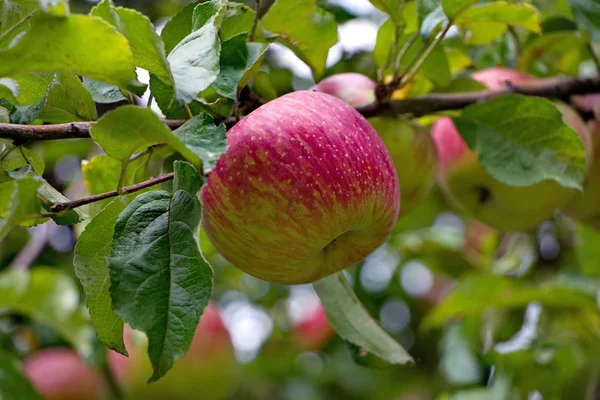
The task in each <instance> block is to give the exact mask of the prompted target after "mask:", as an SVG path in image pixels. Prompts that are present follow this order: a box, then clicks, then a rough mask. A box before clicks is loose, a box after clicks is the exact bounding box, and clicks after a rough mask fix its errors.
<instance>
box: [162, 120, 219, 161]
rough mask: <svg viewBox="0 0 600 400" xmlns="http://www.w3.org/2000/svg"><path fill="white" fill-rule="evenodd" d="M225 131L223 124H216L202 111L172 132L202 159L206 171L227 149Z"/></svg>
mask: <svg viewBox="0 0 600 400" xmlns="http://www.w3.org/2000/svg"><path fill="white" fill-rule="evenodd" d="M226 131H227V130H226V128H225V125H224V124H220V125H219V126H216V125H215V124H214V122H213V119H212V117H211V116H210V115H208V114H204V113H202V114H199V115H196V116H194V118H192V119H191V120H189V121H186V123H185V124H183V125H182V126H181V127H179V128H177V129H176V130H175V131H173V134H174V135H175V136H176V137H177V138H178V139H179V140H180V141H181V142H182V143H184V144H185V145H186V147H187V148H189V149H190V150H191V151H192V152H194V154H196V155H197V156H198V157H200V158H201V159H202V165H203V167H204V170H205V171H208V170H211V169H213V168H214V166H215V164H216V163H217V160H218V159H219V156H220V155H221V154H223V153H224V152H225V150H226V149H227V145H226V139H227V134H226Z"/></svg>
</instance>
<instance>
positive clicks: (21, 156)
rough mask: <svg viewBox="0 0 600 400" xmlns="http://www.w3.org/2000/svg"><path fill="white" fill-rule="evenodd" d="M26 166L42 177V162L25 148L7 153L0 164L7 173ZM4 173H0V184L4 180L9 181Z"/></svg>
mask: <svg viewBox="0 0 600 400" xmlns="http://www.w3.org/2000/svg"><path fill="white" fill-rule="evenodd" d="M27 164H30V165H31V167H32V168H33V171H35V172H36V173H37V174H38V175H42V174H43V173H44V168H45V165H44V160H42V158H41V157H40V156H38V155H37V154H35V153H33V152H31V151H30V150H29V149H27V148H25V147H21V148H20V151H19V149H15V150H13V151H11V152H10V153H8V154H7V155H6V156H5V157H4V159H3V160H2V163H1V165H2V169H4V170H5V171H6V172H9V173H10V172H13V171H16V170H18V169H21V168H23V167H25V166H26V165H27ZM5 171H2V172H0V182H3V181H4V180H5V179H4V178H6V179H10V178H9V177H8V175H4V172H5Z"/></svg>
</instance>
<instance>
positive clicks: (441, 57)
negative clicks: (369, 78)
mask: <svg viewBox="0 0 600 400" xmlns="http://www.w3.org/2000/svg"><path fill="white" fill-rule="evenodd" d="M412 37H413V34H403V35H401V36H400V39H399V40H398V48H399V49H401V48H402V47H403V46H404V45H405V44H406V43H408V41H409V40H411V38H412ZM393 46H394V27H393V24H392V21H391V20H389V19H388V20H387V21H386V22H384V23H383V25H381V27H380V28H379V32H378V33H377V42H376V43H375V49H374V50H373V58H374V60H375V65H376V66H377V67H382V66H384V65H386V64H387V61H388V59H389V58H390V52H391V50H392V48H393ZM422 47H423V38H421V37H418V38H417V39H416V40H414V42H413V43H412V44H411V45H410V47H409V48H408V50H407V51H406V53H405V56H404V57H403V58H402V62H401V63H400V69H403V68H405V67H406V66H408V65H409V63H410V61H411V60H413V58H414V57H415V56H417V54H418V53H419V50H420V49H421V48H422ZM419 72H420V73H422V74H423V75H424V76H425V77H426V78H428V79H430V80H432V81H433V82H435V83H436V84H438V85H440V86H445V85H447V84H448V83H449V82H450V78H451V76H450V65H449V64H448V58H447V57H446V52H445V51H444V47H443V46H442V44H441V43H440V44H438V45H437V46H436V47H435V48H434V49H433V51H432V52H431V54H430V55H429V57H428V58H427V60H425V62H424V63H423V66H422V67H421V69H420V70H419Z"/></svg>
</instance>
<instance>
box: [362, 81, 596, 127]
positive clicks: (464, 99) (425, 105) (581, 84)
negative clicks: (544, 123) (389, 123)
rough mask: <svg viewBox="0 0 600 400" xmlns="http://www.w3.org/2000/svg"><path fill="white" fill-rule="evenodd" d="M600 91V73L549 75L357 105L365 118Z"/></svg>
mask: <svg viewBox="0 0 600 400" xmlns="http://www.w3.org/2000/svg"><path fill="white" fill-rule="evenodd" d="M597 92H600V75H599V76H595V77H593V78H549V79H540V80H536V81H533V82H531V83H527V84H523V85H519V86H513V85H507V87H506V89H504V90H480V91H477V92H466V93H432V94H428V95H425V96H419V97H413V98H408V99H403V100H392V101H390V102H388V103H380V104H377V103H371V104H367V105H365V106H360V107H357V110H358V111H359V112H360V113H361V114H363V115H364V116H365V117H374V116H377V115H381V114H394V115H397V114H410V115H412V116H415V117H420V116H423V115H427V114H432V113H435V112H439V111H444V110H460V109H463V108H465V107H467V106H469V105H471V104H476V103H481V102H484V101H486V100H490V99H493V98H495V97H498V96H501V95H503V94H508V93H517V94H522V95H526V96H538V97H544V98H549V99H560V100H565V101H569V98H570V97H571V95H575V94H590V93H597Z"/></svg>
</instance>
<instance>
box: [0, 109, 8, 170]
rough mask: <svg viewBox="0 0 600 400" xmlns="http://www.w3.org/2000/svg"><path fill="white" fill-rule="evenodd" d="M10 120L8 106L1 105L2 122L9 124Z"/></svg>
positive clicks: (0, 118)
mask: <svg viewBox="0 0 600 400" xmlns="http://www.w3.org/2000/svg"><path fill="white" fill-rule="evenodd" d="M9 122H10V112H9V111H8V110H7V109H6V108H4V107H2V106H0V123H3V124H7V123H9ZM1 175H2V173H0V176H1ZM0 179H1V178H0Z"/></svg>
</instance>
